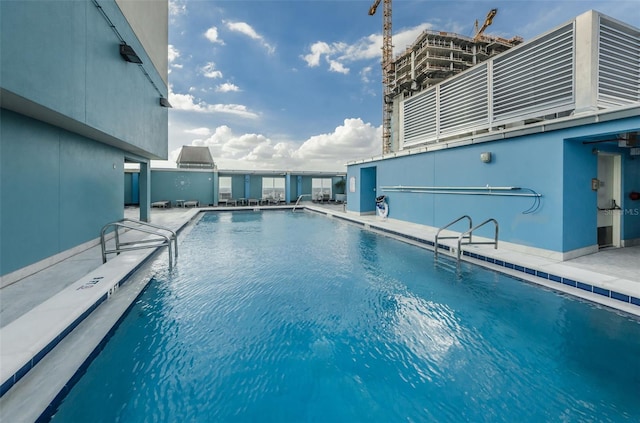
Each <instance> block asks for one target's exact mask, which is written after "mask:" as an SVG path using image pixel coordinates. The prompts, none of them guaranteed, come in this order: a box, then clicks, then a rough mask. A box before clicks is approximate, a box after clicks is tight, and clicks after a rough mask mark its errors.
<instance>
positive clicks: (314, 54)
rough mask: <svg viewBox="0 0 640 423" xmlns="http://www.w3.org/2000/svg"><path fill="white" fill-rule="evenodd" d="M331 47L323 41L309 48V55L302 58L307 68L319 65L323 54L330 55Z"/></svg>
mask: <svg viewBox="0 0 640 423" xmlns="http://www.w3.org/2000/svg"><path fill="white" fill-rule="evenodd" d="M330 53H331V47H329V44H327V43H325V42H324V41H318V42H317V43H314V44H313V45H312V46H311V53H309V54H307V55H305V56H303V60H304V61H305V62H307V66H309V67H310V68H313V67H316V66H318V65H320V57H321V56H322V55H323V54H330Z"/></svg>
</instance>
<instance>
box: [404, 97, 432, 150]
mask: <svg viewBox="0 0 640 423" xmlns="http://www.w3.org/2000/svg"><path fill="white" fill-rule="evenodd" d="M436 136H437V134H436V89H435V88H432V89H430V90H428V91H426V92H425V93H421V94H420V95H417V96H414V97H411V98H410V99H407V100H406V101H405V102H404V143H405V145H407V144H415V143H417V142H425V141H430V140H431V141H433V140H435V139H436Z"/></svg>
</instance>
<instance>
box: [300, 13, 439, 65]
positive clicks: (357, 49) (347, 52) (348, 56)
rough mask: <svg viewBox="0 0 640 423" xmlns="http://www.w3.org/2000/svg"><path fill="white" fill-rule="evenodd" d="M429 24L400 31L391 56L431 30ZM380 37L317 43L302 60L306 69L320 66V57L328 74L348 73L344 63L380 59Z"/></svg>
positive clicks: (372, 36)
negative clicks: (348, 42)
mask: <svg viewBox="0 0 640 423" xmlns="http://www.w3.org/2000/svg"><path fill="white" fill-rule="evenodd" d="M431 26H432V25H431V24H427V23H424V24H420V25H418V26H415V27H412V28H408V29H404V30H401V31H400V32H398V33H397V34H394V36H393V45H394V49H393V55H394V56H396V55H398V54H400V53H402V52H403V51H404V50H405V49H406V48H407V47H409V46H410V45H411V44H412V43H413V42H414V41H415V40H416V38H417V37H418V35H420V34H421V33H422V32H423V31H424V30H427V29H429V28H431ZM381 49H382V35H375V34H374V35H369V36H367V37H363V38H361V39H359V40H358V41H356V42H355V43H353V44H347V43H343V42H335V43H331V44H329V43H327V42H325V41H317V42H315V43H313V44H312V45H311V47H310V48H309V50H310V53H308V54H306V55H303V56H302V60H304V61H305V62H306V63H307V66H308V67H316V66H319V65H320V62H321V59H322V57H324V59H325V61H326V63H327V64H328V65H329V66H328V70H329V71H330V72H339V73H342V74H347V73H349V68H348V67H347V66H345V63H353V62H356V61H360V60H371V59H379V58H380V57H381V54H382V53H381V51H382V50H381Z"/></svg>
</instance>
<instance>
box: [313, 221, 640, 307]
mask: <svg viewBox="0 0 640 423" xmlns="http://www.w3.org/2000/svg"><path fill="white" fill-rule="evenodd" d="M314 211H315V210H314ZM333 216H334V217H339V218H341V219H343V220H346V221H349V222H353V223H357V224H360V225H361V226H366V225H365V224H364V223H361V222H359V221H357V220H353V219H350V218H348V217H342V216H338V215H333ZM368 226H369V227H370V228H371V229H375V230H378V231H381V232H386V233H389V234H393V235H396V236H399V237H401V238H404V239H408V240H414V241H418V242H420V243H422V244H426V245H429V246H431V247H434V246H435V244H434V243H433V242H431V241H428V240H426V239H422V238H418V237H415V236H412V235H407V234H403V233H401V232H397V231H394V230H390V229H386V228H383V227H380V226H377V225H375V224H374V225H372V224H369V225H368ZM438 248H440V249H443V250H446V251H451V248H450V247H449V246H447V245H443V244H438ZM462 255H464V256H467V257H471V258H474V259H476V260H481V261H485V262H488V263H492V264H495V265H497V266H500V267H504V268H507V269H511V270H517V271H518V272H522V273H525V274H527V275H529V276H534V277H538V278H541V279H545V280H550V281H553V282H557V283H560V284H563V285H566V286H570V287H572V288H576V289H581V290H583V291H587V292H591V293H595V294H598V295H602V296H604V297H607V298H611V299H613V300H616V301H620V302H623V303H626V304H631V305H634V306H639V307H640V298H637V297H633V296H630V295H627V294H622V293H620V292H616V291H611V290H608V289H604V288H600V287H597V286H594V285H591V284H588V283H584V282H580V281H577V280H573V279H569V278H563V277H561V276H558V275H554V274H551V273H547V272H542V271H539V270H535V269H532V268H527V267H524V266H520V265H518V264H514V263H509V262H507V261H503V260H498V259H494V258H492V257H485V256H483V255H480V254H476V253H473V252H471V251H464V250H463V251H462Z"/></svg>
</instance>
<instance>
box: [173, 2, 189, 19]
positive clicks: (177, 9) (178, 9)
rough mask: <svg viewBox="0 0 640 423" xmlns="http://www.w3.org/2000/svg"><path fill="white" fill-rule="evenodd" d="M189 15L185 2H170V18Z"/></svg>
mask: <svg viewBox="0 0 640 423" xmlns="http://www.w3.org/2000/svg"><path fill="white" fill-rule="evenodd" d="M186 13H187V5H186V4H185V2H184V0H169V16H171V17H175V16H180V15H184V14H186Z"/></svg>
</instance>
